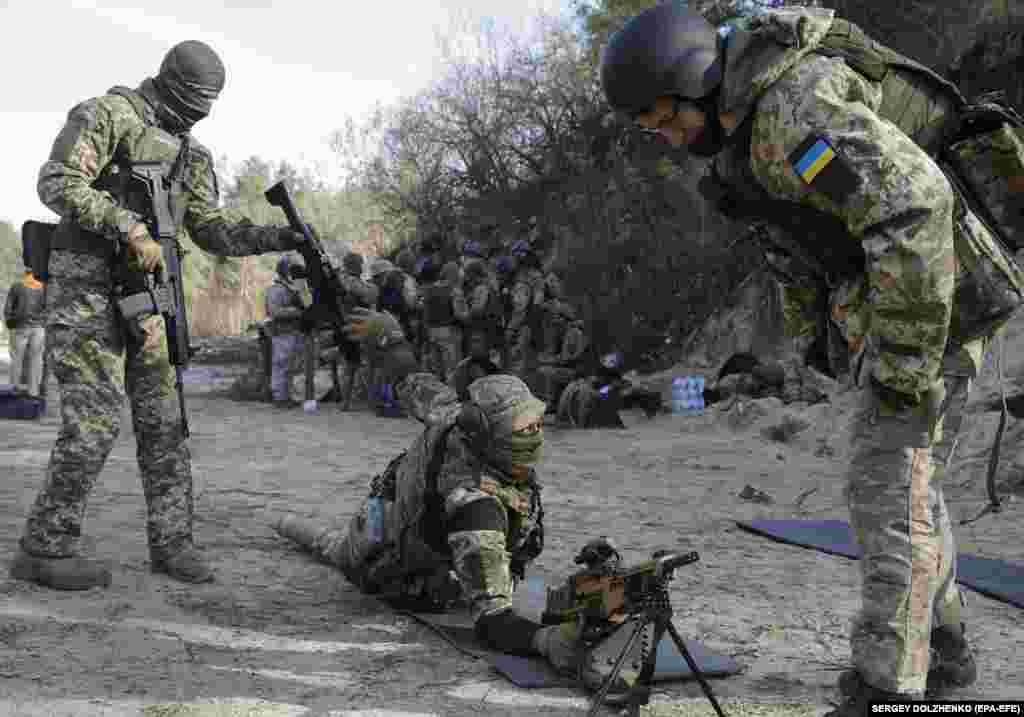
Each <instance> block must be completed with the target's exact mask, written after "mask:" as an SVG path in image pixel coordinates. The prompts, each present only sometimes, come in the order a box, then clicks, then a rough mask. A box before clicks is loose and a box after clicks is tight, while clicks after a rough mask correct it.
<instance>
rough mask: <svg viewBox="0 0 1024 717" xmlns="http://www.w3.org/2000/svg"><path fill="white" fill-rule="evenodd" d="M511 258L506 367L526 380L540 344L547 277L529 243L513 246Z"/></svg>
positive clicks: (522, 242) (524, 242) (520, 240)
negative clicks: (511, 273)
mask: <svg viewBox="0 0 1024 717" xmlns="http://www.w3.org/2000/svg"><path fill="white" fill-rule="evenodd" d="M509 256H510V257H511V259H512V261H513V262H514V267H515V268H514V269H513V271H514V274H513V278H512V280H511V282H510V284H509V289H508V296H507V300H506V309H505V359H504V363H503V365H504V366H505V368H506V369H507V370H508V371H510V372H512V373H514V374H515V375H516V376H519V377H521V378H523V379H524V380H525V378H526V377H527V376H528V375H529V372H530V371H531V370H532V368H533V360H532V359H533V351H534V346H535V344H536V342H537V341H539V338H540V337H539V335H537V336H535V334H539V331H540V321H538V318H539V315H540V314H539V312H540V307H541V304H543V303H544V290H545V288H544V287H545V283H544V274H543V272H541V269H540V260H539V258H538V257H537V255H536V254H535V253H534V251H533V249H532V248H531V247H530V245H529V243H528V242H527V241H525V240H523V239H519V240H517V241H515V242H513V243H512V246H511V247H510V249H509Z"/></svg>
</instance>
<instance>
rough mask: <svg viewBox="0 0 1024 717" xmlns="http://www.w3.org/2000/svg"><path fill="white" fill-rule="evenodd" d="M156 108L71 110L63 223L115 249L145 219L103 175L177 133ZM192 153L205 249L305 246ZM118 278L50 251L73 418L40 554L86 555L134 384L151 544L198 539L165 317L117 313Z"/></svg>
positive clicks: (26, 544)
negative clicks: (244, 205)
mask: <svg viewBox="0 0 1024 717" xmlns="http://www.w3.org/2000/svg"><path fill="white" fill-rule="evenodd" d="M147 82H150V81H147ZM146 86H147V83H143V87H142V88H140V91H141V90H144V89H146ZM151 111H152V106H151V105H150V104H149V101H148V100H147V110H146V113H145V114H144V115H143V116H140V115H139V114H138V113H137V111H136V109H135V107H134V106H133V104H132V102H130V101H129V100H127V99H126V98H125V97H124V96H122V95H121V94H107V95H104V96H102V97H98V98H94V99H90V100H87V101H85V102H82V103H81V104H79V105H77V106H76V107H75V108H74V109H72V110H71V112H70V114H69V115H68V121H67V124H66V125H65V126H64V128H63V129H62V130H61V132H60V134H59V136H58V137H57V140H56V141H55V142H54V145H53V150H52V151H51V153H50V157H49V159H48V160H47V162H46V163H45V164H44V165H43V166H42V168H41V170H40V172H39V182H38V192H39V198H40V199H41V200H42V202H43V204H45V205H46V206H47V207H49V208H50V209H51V210H53V211H54V212H56V213H57V214H59V215H60V216H61V217H62V220H61V226H60V227H58V232H60V231H61V230H64V229H75V228H80V229H83V230H86V231H88V232H93V233H94V236H95V237H96V240H97V241H98V242H106V243H109V245H110V246H111V248H112V247H114V246H115V245H116V244H117V242H118V239H119V238H120V237H122V236H123V233H124V232H125V231H126V230H127V229H126V228H127V227H129V226H131V225H133V224H135V223H136V222H138V220H139V218H140V217H139V215H138V214H135V213H134V212H133V211H131V210H129V209H127V208H125V207H122V206H120V205H119V204H118V203H117V202H116V201H115V200H114V199H113V198H112V196H111V194H110V193H109V192H106V191H101V190H99V189H97V188H96V187H95V186H94V185H96V184H97V180H98V179H100V178H101V176H105V175H108V174H109V172H110V170H111V167H112V166H113V164H114V163H115V161H117V160H118V159H128V160H131V159H132V158H133V157H134V156H136V155H134V154H133V153H134V152H137V151H139V148H140V147H142V146H143V145H144V144H145V143H146V142H147V141H149V142H151V143H152V142H161V141H162V142H164V143H166V139H165V138H166V137H169V135H166V134H163V135H160V134H159V133H158V134H157V136H156V138H155V139H154V138H153V136H152V135H153V133H154V132H157V130H155V129H151V128H153V127H154V126H155V117H154V116H153V115H152V114H150V113H151ZM147 136H148V137H149V139H147ZM186 162H187V163H186V166H185V197H184V199H185V202H186V206H185V212H184V219H183V225H184V226H183V227H182V234H181V236H184V235H185V234H184V232H185V231H186V230H187V233H188V234H187V235H188V236H189V237H191V239H192V241H193V242H195V243H196V244H197V245H198V246H199V247H200V248H202V249H203V250H205V251H208V252H210V253H212V254H217V255H220V256H247V255H251V254H260V253H264V252H271V251H282V250H289V249H292V248H294V246H295V239H294V237H293V235H292V234H291V233H290V232H286V230H281V229H278V228H275V227H265V226H254V225H253V224H252V223H251V222H249V221H248V220H247V219H245V218H244V217H242V215H240V214H238V213H237V212H234V211H232V210H230V209H227V208H220V207H218V187H217V180H216V177H215V175H214V167H213V157H212V155H211V154H210V152H209V151H208V150H206V149H205V148H203V147H201V146H200V145H199V144H197V143H195V142H193V143H192V144H191V149H190V150H189V152H188V156H187V158H186ZM114 283H115V276H114V266H113V265H112V262H111V261H110V260H109V258H104V257H101V256H95V255H92V254H88V253H81V252H78V251H71V250H54V251H53V252H52V254H51V255H50V260H49V281H48V284H47V288H48V290H47V306H46V308H47V336H46V344H47V353H48V363H49V365H50V367H51V370H52V371H53V374H54V376H56V378H57V381H58V382H59V384H60V393H61V412H62V419H63V422H62V425H61V429H60V433H59V435H58V437H57V442H56V444H55V445H54V448H53V452H52V453H51V456H50V462H49V465H48V466H47V469H46V480H45V483H44V485H43V488H42V490H41V492H40V493H39V495H38V497H37V498H36V500H35V504H34V505H33V507H32V510H31V513H30V515H29V517H28V521H27V524H26V527H25V533H24V537H23V538H22V547H23V548H24V549H25V551H26V552H28V553H30V554H33V555H38V556H47V557H66V556H73V555H75V554H76V552H77V550H78V544H79V538H80V536H81V532H82V519H83V517H84V513H85V504H86V499H87V498H88V496H89V493H90V492H91V490H92V486H93V483H94V482H95V481H96V478H97V476H98V475H99V473H100V471H101V470H102V468H103V465H104V463H105V462H106V459H107V456H108V455H109V453H110V450H111V448H112V447H113V445H114V441H115V440H116V439H117V436H118V434H119V432H120V430H121V407H122V404H123V402H124V399H125V395H126V394H127V396H128V397H129V398H130V400H131V409H132V421H133V428H134V432H135V438H136V444H137V453H138V463H139V470H140V472H141V474H142V484H143V489H144V493H145V497H146V506H147V511H148V515H147V522H146V527H147V533H148V539H149V546H150V554H151V556H153V558H154V560H165V559H168V558H170V557H171V556H174V555H177V554H179V553H180V552H182V551H184V550H187V549H189V548H190V547H191V545H192V510H193V506H192V501H193V498H192V468H191V461H190V458H189V451H188V447H187V446H186V444H185V437H184V435H183V433H182V429H181V424H180V421H179V413H178V403H177V398H176V393H175V388H174V382H175V375H174V370H173V368H172V367H171V365H170V364H169V359H168V354H167V341H166V338H165V335H164V323H163V319H162V318H161V317H160V316H150V317H149V318H146V319H143V320H141V325H140V327H139V328H140V330H141V331H140V333H139V334H138V335H139V337H140V338H138V339H137V338H133V336H131V335H129V334H128V333H127V332H126V331H125V329H124V327H123V326H122V324H121V322H120V321H119V319H118V317H117V316H116V314H115V303H114V297H113V294H112V288H113V286H114Z"/></svg>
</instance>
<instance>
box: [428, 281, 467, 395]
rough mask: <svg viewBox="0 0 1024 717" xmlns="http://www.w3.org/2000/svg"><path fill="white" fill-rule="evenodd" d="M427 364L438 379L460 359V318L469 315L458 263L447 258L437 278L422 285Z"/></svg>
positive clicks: (442, 378) (445, 374) (442, 377)
mask: <svg viewBox="0 0 1024 717" xmlns="http://www.w3.org/2000/svg"><path fill="white" fill-rule="evenodd" d="M420 295H421V296H422V298H423V327H424V329H425V331H426V346H425V349H424V353H425V354H426V367H427V370H429V371H430V372H431V373H433V374H434V375H435V376H437V377H438V378H439V379H440V380H442V381H444V380H446V379H447V376H448V372H449V371H451V370H452V369H453V368H455V365H456V364H457V363H458V362H459V361H461V360H462V321H464V320H465V319H466V318H467V316H468V311H467V309H466V297H465V295H464V294H463V293H462V278H461V276H460V272H459V265H458V264H456V263H455V262H453V261H450V262H448V263H447V264H445V265H444V267H443V268H442V269H441V276H440V280H439V281H436V282H434V283H433V284H430V285H428V286H426V287H424V288H423V291H422V292H421V294H420Z"/></svg>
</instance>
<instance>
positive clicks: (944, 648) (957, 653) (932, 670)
mask: <svg viewBox="0 0 1024 717" xmlns="http://www.w3.org/2000/svg"><path fill="white" fill-rule="evenodd" d="M965 629H966V627H965V625H964V624H963V623H960V624H959V625H956V626H954V625H943V626H942V627H937V628H935V629H934V630H932V634H931V663H930V666H929V668H928V692H929V693H940V692H945V691H947V690H950V689H953V688H957V687H968V686H969V685H972V684H974V681H975V680H977V679H978V665H977V664H976V663H975V662H974V654H973V653H972V652H971V648H970V645H968V644H967V640H966V638H965V637H964V631H965Z"/></svg>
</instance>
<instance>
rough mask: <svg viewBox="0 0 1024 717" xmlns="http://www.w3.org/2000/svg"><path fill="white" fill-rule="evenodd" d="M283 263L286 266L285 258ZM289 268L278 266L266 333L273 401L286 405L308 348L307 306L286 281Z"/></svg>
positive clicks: (268, 300) (268, 298)
mask: <svg viewBox="0 0 1024 717" xmlns="http://www.w3.org/2000/svg"><path fill="white" fill-rule="evenodd" d="M281 262H282V263H284V262H287V258H285V257H282V259H281ZM288 268H289V265H288V264H287V263H284V267H283V269H284V271H282V267H281V266H280V265H279V268H278V275H277V276H276V277H274V283H273V284H271V285H270V287H269V288H268V289H267V294H266V297H265V303H266V309H267V317H268V318H269V319H270V321H269V323H268V326H267V330H268V333H269V334H270V346H271V349H270V392H271V398H272V399H273V400H274V401H279V402H287V401H289V400H290V399H291V384H292V382H291V374H292V366H293V365H294V364H295V360H296V358H297V357H298V356H301V355H302V351H303V347H304V345H305V342H304V337H303V335H302V322H301V314H302V311H303V309H304V308H305V305H304V304H303V301H302V294H301V292H300V291H299V290H298V289H297V288H296V287H295V285H294V284H292V282H291V280H290V279H289V278H288V277H287V273H288Z"/></svg>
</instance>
